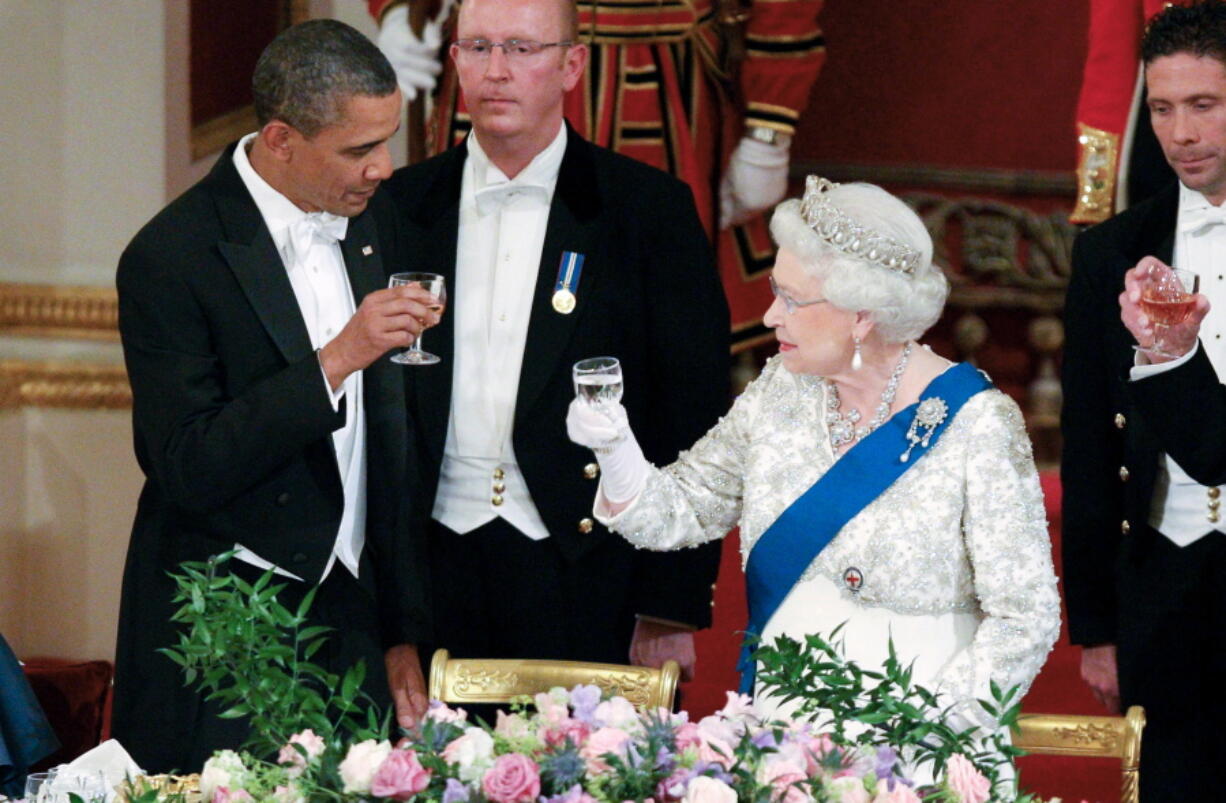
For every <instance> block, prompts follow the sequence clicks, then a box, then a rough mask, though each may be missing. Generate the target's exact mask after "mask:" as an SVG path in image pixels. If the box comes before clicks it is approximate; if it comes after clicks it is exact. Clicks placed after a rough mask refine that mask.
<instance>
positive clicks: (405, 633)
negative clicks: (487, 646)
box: [114, 146, 430, 771]
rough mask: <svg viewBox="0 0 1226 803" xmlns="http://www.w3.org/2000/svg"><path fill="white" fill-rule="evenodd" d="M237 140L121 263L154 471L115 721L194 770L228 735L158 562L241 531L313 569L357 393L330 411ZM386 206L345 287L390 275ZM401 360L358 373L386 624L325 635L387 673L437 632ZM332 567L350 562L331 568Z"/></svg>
mask: <svg viewBox="0 0 1226 803" xmlns="http://www.w3.org/2000/svg"><path fill="white" fill-rule="evenodd" d="M232 154H233V146H232V147H231V148H230V149H228V150H227V151H226V152H225V153H224V154H223V156H222V157H221V158H220V159H219V160H218V162H217V165H216V166H215V167H214V168H213V170H212V171H211V172H210V173H209V175H208V176H207V177H205V178H204V179H203V180H201V181H200V182H199V183H198V184H196V185H195V186H193V187H192V188H191V189H189V190H188V191H187V192H186V193H184V194H183V195H182V196H180V197H179V198H178V199H176V200H175V201H174V202H172V203H171V204H170V205H169V206H168V207H166V208H165V209H164V210H163V211H162V212H160V213H159V214H158V215H157V216H156V217H154V218H153V220H152V221H150V222H149V223H148V224H147V225H146V226H145V227H144V228H143V229H142V230H141V231H140V233H138V234H137V235H136V237H135V238H134V239H133V240H132V242H131V244H130V245H129V246H128V248H127V249H126V250H125V251H124V254H123V256H122V257H121V258H120V263H119V270H118V277H117V283H118V289H119V325H120V332H121V335H122V337H123V347H124V357H125V360H126V363H127V369H128V376H129V378H130V380H131V383H132V392H133V417H132V420H133V428H134V433H135V446H136V456H137V460H138V462H139V463H140V466H141V469H142V471H144V473H145V476H146V481H145V485H144V489H143V490H142V492H141V497H140V503H139V507H138V510H137V514H136V521H135V523H134V525H133V529H132V539H131V543H130V545H129V548H128V557H127V564H126V567H125V570H124V585H123V598H122V604H121V611H120V621H119V638H118V646H117V649H116V664H117V667H116V696H115V717H114V730H115V734H116V737H117V738H119V739H120V740H121V741H122V742H123V744H124V745H125V747H127V748H128V749H129V750H130V751H131V752H132V754H133V756H134V758H135V759H136V760H137V762H138V763H140V764H142V765H143V766H144V768H145V769H149V770H155V771H156V770H164V769H169V768H170V767H177V768H179V769H181V770H184V771H194V770H197V769H199V762H200V761H203V757H207V755H208V754H209V752H210V751H211V750H212V749H214V748H218V747H236V746H237V745H235V744H225V743H218V740H220V739H228V738H232V737H233V733H232V732H230V731H226V732H223V731H217V730H214V728H213V726H214V725H215V724H216V723H215V722H214V720H213V719H212V718H211V717H210V716H207V715H205V714H204V713H203V712H202V708H201V703H200V701H199V699H198V697H197V695H195V694H194V693H191V692H187V691H186V690H184V689H183V688H182V681H181V676H180V674H179V672H178V671H177V667H176V666H175V665H174V664H173V663H172V662H171V661H170V660H169V659H168V658H166V657H165V656H162V655H160V654H157V653H156V652H155V651H156V649H157V648H159V647H166V646H170V645H171V644H173V643H174V641H175V638H176V628H174V627H172V626H171V624H170V623H169V621H168V620H169V617H170V615H171V612H172V610H173V609H172V607H171V604H170V596H171V593H172V591H173V589H172V585H171V583H170V581H169V580H168V579H167V577H166V572H168V571H171V570H174V569H175V568H176V567H177V566H178V564H179V563H180V562H181V561H185V560H196V561H199V560H204V559H206V558H208V557H209V556H210V555H213V554H216V553H220V552H224V551H226V550H229V549H232V548H233V547H234V545H235V544H236V543H241V544H242V545H243V546H245V547H247V548H249V549H251V550H253V551H254V552H255V553H256V554H257V555H259V556H261V557H263V558H265V559H266V560H269V561H271V562H272V563H274V564H276V565H277V566H280V567H282V568H284V569H286V570H288V571H290V572H292V573H294V574H296V575H298V576H300V577H302V578H304V579H306V580H307V581H308V583H309V584H314V583H316V582H318V580H319V578H320V577H321V575H322V573H323V570H324V567H325V565H326V563H327V561H328V559H329V555H330V554H331V552H332V548H333V543H334V541H335V539H336V534H337V529H338V526H339V524H340V520H341V513H342V509H343V503H344V498H343V491H342V487H341V479H340V473H339V469H338V467H337V461H336V454H335V449H334V448H333V445H332V433H333V431H334V430H336V429H338V428H340V427H341V426H342V425H343V424H344V411H345V405H347V404H351V403H353V400H352V399H350V398H344V399H343V400H342V403H341V409H340V412H335V411H334V410H333V408H332V404H331V402H330V401H329V398H328V393H327V389H326V386H325V381H324V378H323V374H322V371H321V369H320V364H319V360H318V357H317V356H316V354H315V352H314V351H313V349H312V347H311V342H310V338H309V336H308V333H307V329H306V325H305V323H304V321H303V319H302V315H301V313H300V311H299V308H298V303H297V301H296V299H295V296H294V292H293V289H292V287H291V285H290V281H289V277H288V275H287V273H286V270H285V267H284V265H283V263H282V260H281V257H280V255H279V254H278V252H277V249H276V246H275V245H274V243H273V239H272V235H271V234H270V233H269V231H268V228H267V226H265V224H264V222H263V219H262V217H261V216H260V212H259V209H258V208H257V207H256V205H255V202H254V200H253V199H252V198H251V195H250V193H248V191H247V189H246V187H245V185H244V184H243V182H242V179H241V178H240V177H239V175H238V172H237V170H236V169H235V167H234V163H233V158H232ZM390 209H391V207H390V201H388V199H387V198H386V197H385V196H382V195H376V196H375V198H374V199H372V202H371V206H370V208H368V209H367V210H366V211H365V212H364V213H363V214H361V215H359V216H357V217H355V218H352V219H351V220H350V223H349V229H348V233H347V235H346V237H345V239H344V240H343V241H342V243H341V251H342V254H343V256H344V261H345V267H346V270H347V272H348V274H349V281H350V284H351V287H352V289H353V294H354V299H355V302H360V301H361V300H362V298H363V297H364V296H365V295H366V294H367V293H369V292H371V291H373V290H376V289H378V288H380V287H383V286H385V284H386V277H385V274H384V265H385V264H386V263H387V261H389V260H394V259H395V255H394V253H391V252H390V250H394V237H392V236H390V234H389V232H390V230H391V228H392V227H394V225H395V219H394V217H393V216H392V215H391V214H390ZM376 219H379V221H380V222H379V223H378V224H377V222H376ZM381 234H382V235H383V236H382V237H381V236H380V235H381ZM402 370H403V369H401V368H400V367H399V366H396V365H394V364H391V363H389V362H388V361H387V360H379V361H376V362H375V363H374V364H373V365H371V366H370V367H369V368H368V369H367V370H366V371H365V374H364V380H363V382H364V391H363V397H364V402H365V412H366V450H367V455H366V457H367V520H366V546H365V550H364V553H363V556H362V561H363V562H362V576H361V578H360V583H361V585H362V586H364V587H365V590H366V591H367V592H369V593H368V595H367V596H368V599H369V605H365V606H363V607H361V608H360V609H357V610H360V611H367V610H368V611H369V614H370V619H371V621H370V622H369V625H370V627H369V629H371V630H378V631H380V632H377V633H373V632H371V633H368V632H362V633H345V632H339V633H336V634H334V636H333V639H334V641H335V642H336V643H337V644H347V643H349V641H351V640H355V639H356V640H357V642H361V643H362V644H365V645H368V646H364V647H360V648H355V649H356V653H355V652H354V651H346V650H345V649H341V650H340V654H338V661H340V662H344V661H348V660H352V659H353V658H356V657H359V656H360V657H365V658H366V659H367V661H368V663H374V662H377V663H378V664H379V665H378V666H375V667H372V669H378V670H379V671H380V672H381V656H380V652H381V650H382V648H384V647H386V646H390V645H392V644H399V643H405V642H409V643H416V642H417V641H419V640H424V639H428V637H429V635H430V632H429V625H430V616H429V611H428V607H427V605H428V601H427V597H428V592H427V588H426V578H425V565H426V560H425V557H424V555H422V554H420V553H419V549H423V548H424V547H423V545H422V544H421V543H419V541H421V540H424V536H421V533H420V531H410V529H409V527H408V521H409V520H410V518H411V517H410V513H409V509H408V505H409V495H408V487H409V484H410V483H411V482H412V481H413V480H412V474H411V471H412V461H410V460H409V443H408V439H407V434H406V426H405V420H404V413H403V410H404V392H403V384H402V380H401V371H402ZM419 536H421V537H420V538H419ZM240 569H245V567H244V566H239V565H237V564H236V570H240ZM332 571H333V573H336V572H344V573H345V574H348V572H347V570H345V569H344V567H342V566H340V565H337V566H334V567H333V569H332ZM330 582H331V579H330ZM290 585H291V588H290V589H289V590H288V592H289V594H290V595H291V598H292V597H293V596H296V595H300V594H301V593H302V589H303V588H304V584H301V583H295V582H293V581H291V583H290ZM376 598H377V601H378V608H377V610H376V608H375V599H376ZM355 604H356V603H355ZM363 615H364V614H363ZM376 616H377V617H381V619H382V621H381V623H376V622H375V621H374V617H376ZM344 668H345V667H344V666H340V665H338V666H332V667H329V669H330V670H332V671H341V670H343V669H344ZM378 676H379V673H372V677H378ZM373 691H374V692H376V693H379V692H382V694H383V696H386V689H382V690H380V689H378V688H375V689H373Z"/></svg>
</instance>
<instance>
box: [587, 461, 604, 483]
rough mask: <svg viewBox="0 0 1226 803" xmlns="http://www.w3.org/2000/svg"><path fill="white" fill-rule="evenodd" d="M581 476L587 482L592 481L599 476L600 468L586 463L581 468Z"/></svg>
mask: <svg viewBox="0 0 1226 803" xmlns="http://www.w3.org/2000/svg"><path fill="white" fill-rule="evenodd" d="M583 476H584V477H586V478H587V479H589V480H594V479H596V478H597V477H599V476H600V466H598V465H596V464H595V463H588V464H587V465H586V466H584V467H583Z"/></svg>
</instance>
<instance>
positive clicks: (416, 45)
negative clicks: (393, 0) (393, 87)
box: [376, 3, 450, 101]
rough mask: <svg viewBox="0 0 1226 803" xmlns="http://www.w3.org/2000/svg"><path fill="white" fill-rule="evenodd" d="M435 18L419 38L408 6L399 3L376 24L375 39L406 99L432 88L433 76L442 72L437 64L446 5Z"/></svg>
mask: <svg viewBox="0 0 1226 803" xmlns="http://www.w3.org/2000/svg"><path fill="white" fill-rule="evenodd" d="M448 5H450V4H444V8H443V13H441V14H440V15H439V19H438V20H428V21H427V22H426V27H425V28H424V29H423V30H422V37H421V39H420V40H419V39H418V38H417V37H416V36H414V35H413V30H412V29H411V28H410V27H409V6H408V4H407V3H401V4H400V5H398V6H393V7H392V8H390V9H388V12H387V13H386V14H384V15H383V22H382V23H381V24H380V25H379V38H378V40H377V42H376V44H378V46H379V49H380V50H382V51H383V55H385V56H387V60H388V61H390V62H391V63H392V69H394V70H395V71H396V80H397V82H398V83H399V84H400V91H401V93H402V94H403V95H404V99H405V100H406V101H410V100H413V99H414V98H416V97H417V93H418V92H429V91H430V90H431V89H434V84H435V82H436V81H435V79H436V77H437V76H438V74H439V73H441V72H442V71H443V65H442V64H440V63H439V59H438V53H439V46H440V45H442V42H443V23H442V19H443V18H444V17H446V12H447V6H448Z"/></svg>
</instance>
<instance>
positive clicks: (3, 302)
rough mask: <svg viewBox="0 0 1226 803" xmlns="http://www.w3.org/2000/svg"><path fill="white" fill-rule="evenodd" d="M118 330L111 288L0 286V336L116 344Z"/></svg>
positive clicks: (116, 301) (116, 310)
mask: <svg viewBox="0 0 1226 803" xmlns="http://www.w3.org/2000/svg"><path fill="white" fill-rule="evenodd" d="M118 326H119V297H118V295H117V294H116V292H115V289H114V288H111V287H66V286H58V285H41V284H4V283H0V333H5V334H14V335H34V336H38V337H59V338H74V339H80V338H85V339H89V340H108V341H118V340H119V329H118Z"/></svg>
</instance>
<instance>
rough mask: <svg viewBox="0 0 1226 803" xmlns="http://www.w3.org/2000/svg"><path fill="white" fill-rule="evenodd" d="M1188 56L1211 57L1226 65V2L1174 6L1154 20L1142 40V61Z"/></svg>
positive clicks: (1210, 0)
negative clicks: (1178, 55)
mask: <svg viewBox="0 0 1226 803" xmlns="http://www.w3.org/2000/svg"><path fill="white" fill-rule="evenodd" d="M1176 53H1188V54H1191V55H1193V56H1197V57H1204V56H1210V57H1212V58H1215V59H1217V60H1218V61H1219V62H1221V63H1222V64H1223V65H1226V2H1223V0H1198V2H1195V3H1193V4H1191V5H1187V6H1180V5H1171V6H1167V7H1166V8H1164V9H1163V10H1162V11H1160V12H1159V13H1158V14H1157V15H1155V16H1154V18H1153V19H1152V20H1150V23H1149V25H1148V26H1147V27H1146V29H1145V35H1144V36H1143V37H1142V38H1141V60H1142V61H1143V62H1145V65H1146V66H1149V65H1150V64H1152V63H1153V61H1154V59H1158V58H1162V57H1163V56H1173V55H1175V54H1176Z"/></svg>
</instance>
